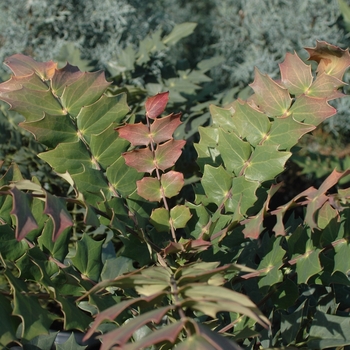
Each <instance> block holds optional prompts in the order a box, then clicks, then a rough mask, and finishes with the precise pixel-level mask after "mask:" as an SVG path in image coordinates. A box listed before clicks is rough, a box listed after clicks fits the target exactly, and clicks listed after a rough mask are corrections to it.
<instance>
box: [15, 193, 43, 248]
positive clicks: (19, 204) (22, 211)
mask: <svg viewBox="0 0 350 350" xmlns="http://www.w3.org/2000/svg"><path fill="white" fill-rule="evenodd" d="M10 193H11V195H12V197H13V205H12V210H11V214H12V215H14V216H15V217H16V221H17V222H16V239H17V240H18V241H20V240H22V239H23V238H24V237H25V236H26V235H27V234H28V233H29V232H30V231H32V230H34V229H36V228H38V224H37V223H36V221H35V218H34V216H33V214H32V212H31V210H30V206H29V196H30V195H28V194H26V193H23V192H21V191H20V190H19V189H17V188H16V187H13V188H12V189H11V190H10Z"/></svg>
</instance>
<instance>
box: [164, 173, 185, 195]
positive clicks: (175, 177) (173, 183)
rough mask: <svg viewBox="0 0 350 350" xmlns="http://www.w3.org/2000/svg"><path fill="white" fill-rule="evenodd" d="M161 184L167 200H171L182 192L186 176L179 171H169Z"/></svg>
mask: <svg viewBox="0 0 350 350" xmlns="http://www.w3.org/2000/svg"><path fill="white" fill-rule="evenodd" d="M160 182H161V184H162V188H163V191H164V195H165V197H167V198H171V197H174V196H176V195H177V194H179V192H180V190H181V189H182V187H183V186H184V176H183V174H182V173H179V172H177V171H173V170H171V171H168V172H167V173H165V174H162V175H161V177H160Z"/></svg>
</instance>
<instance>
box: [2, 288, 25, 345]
mask: <svg viewBox="0 0 350 350" xmlns="http://www.w3.org/2000/svg"><path fill="white" fill-rule="evenodd" d="M0 304H1V309H0V345H1V346H3V347H4V348H5V346H6V345H7V344H9V343H10V342H11V341H12V340H17V337H16V331H17V328H18V326H19V324H20V319H19V318H17V317H15V316H13V315H12V305H11V301H10V300H8V299H6V298H5V297H4V296H3V295H2V294H0Z"/></svg>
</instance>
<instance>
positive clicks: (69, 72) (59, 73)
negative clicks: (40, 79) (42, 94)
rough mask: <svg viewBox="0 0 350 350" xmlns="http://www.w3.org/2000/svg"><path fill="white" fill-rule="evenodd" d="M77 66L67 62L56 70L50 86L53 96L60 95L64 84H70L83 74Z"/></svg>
mask: <svg viewBox="0 0 350 350" xmlns="http://www.w3.org/2000/svg"><path fill="white" fill-rule="evenodd" d="M83 74H84V73H83V72H81V71H80V70H79V68H78V67H76V66H72V65H71V64H69V63H67V64H66V65H65V66H64V67H63V68H61V69H58V70H56V72H55V75H54V76H53V77H52V79H51V88H52V92H53V94H54V95H55V96H58V97H61V96H62V93H63V91H64V89H65V87H66V86H68V85H71V84H72V83H74V82H75V81H77V80H79V78H81V77H82V76H83Z"/></svg>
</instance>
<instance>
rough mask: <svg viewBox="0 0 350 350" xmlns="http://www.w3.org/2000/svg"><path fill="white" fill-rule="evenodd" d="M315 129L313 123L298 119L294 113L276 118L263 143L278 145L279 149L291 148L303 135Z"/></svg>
mask: <svg viewBox="0 0 350 350" xmlns="http://www.w3.org/2000/svg"><path fill="white" fill-rule="evenodd" d="M314 129H315V126H313V125H308V124H305V123H301V122H299V121H296V120H295V119H294V116H293V114H292V115H289V116H288V117H282V118H275V119H274V121H273V123H272V125H271V129H270V131H269V133H268V135H267V137H266V140H265V141H264V143H263V144H264V145H278V149H279V150H290V149H291V148H292V147H293V146H294V145H296V144H297V142H298V140H299V139H300V138H301V137H302V136H303V135H305V134H306V133H308V132H310V131H312V130H314Z"/></svg>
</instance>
